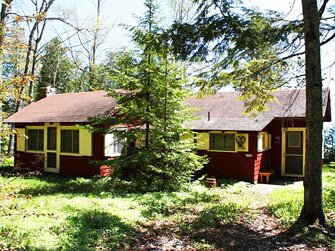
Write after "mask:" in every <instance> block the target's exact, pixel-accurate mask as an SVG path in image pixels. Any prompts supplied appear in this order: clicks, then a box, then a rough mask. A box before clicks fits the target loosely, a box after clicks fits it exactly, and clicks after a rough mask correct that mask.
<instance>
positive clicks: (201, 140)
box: [197, 132, 209, 150]
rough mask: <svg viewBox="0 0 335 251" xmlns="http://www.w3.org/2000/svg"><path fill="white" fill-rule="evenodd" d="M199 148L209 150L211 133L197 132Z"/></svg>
mask: <svg viewBox="0 0 335 251" xmlns="http://www.w3.org/2000/svg"><path fill="white" fill-rule="evenodd" d="M197 143H198V150H209V133H207V132H206V133H197Z"/></svg>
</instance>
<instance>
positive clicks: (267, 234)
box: [131, 195, 332, 251]
mask: <svg viewBox="0 0 335 251" xmlns="http://www.w3.org/2000/svg"><path fill="white" fill-rule="evenodd" d="M261 198H262V196H261V195H255V201H256V202H255V203H253V205H252V208H250V210H249V212H248V214H242V215H239V216H238V217H237V218H238V219H237V220H236V219H234V220H230V221H228V222H220V220H217V221H216V222H215V221H213V222H212V221H211V223H210V224H208V225H203V226H201V225H199V219H200V216H199V215H200V214H201V211H199V212H195V211H192V212H190V214H189V215H188V216H184V217H183V218H182V219H178V220H168V219H166V218H164V219H163V218H162V219H159V220H155V221H153V222H148V223H146V224H144V225H143V226H142V227H141V229H139V230H138V232H139V234H138V235H137V236H136V238H135V239H134V240H133V242H132V244H131V246H132V247H131V250H157V251H158V250H250V251H253V250H255V251H258V250H320V251H321V250H332V249H331V248H329V247H327V243H322V242H320V241H319V242H316V241H315V240H314V239H313V237H311V236H310V235H309V233H306V234H304V233H303V234H301V233H297V231H295V230H292V229H286V230H283V229H281V226H280V221H279V220H278V219H277V218H275V217H273V216H271V215H270V213H269V212H268V211H267V210H266V208H265V207H264V204H265V203H266V202H265V201H263V200H262V199H261ZM213 217H214V216H213Z"/></svg>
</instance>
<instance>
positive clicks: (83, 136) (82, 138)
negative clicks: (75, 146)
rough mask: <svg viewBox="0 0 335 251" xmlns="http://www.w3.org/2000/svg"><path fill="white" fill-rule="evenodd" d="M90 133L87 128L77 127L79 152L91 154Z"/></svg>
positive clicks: (85, 154) (86, 154) (84, 154)
mask: <svg viewBox="0 0 335 251" xmlns="http://www.w3.org/2000/svg"><path fill="white" fill-rule="evenodd" d="M92 150H93V147H92V133H91V132H90V131H89V130H88V129H84V128H80V129H79V154H80V155H81V156H92Z"/></svg>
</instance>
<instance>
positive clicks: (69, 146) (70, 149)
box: [61, 130, 79, 153]
mask: <svg viewBox="0 0 335 251" xmlns="http://www.w3.org/2000/svg"><path fill="white" fill-rule="evenodd" d="M61 152H65V153H79V130H61Z"/></svg>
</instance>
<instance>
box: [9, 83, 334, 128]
mask: <svg viewBox="0 0 335 251" xmlns="http://www.w3.org/2000/svg"><path fill="white" fill-rule="evenodd" d="M240 95H241V93H239V92H218V93H217V94H215V95H212V96H206V97H204V98H201V99H198V98H196V97H192V98H190V99H189V100H187V101H186V103H188V104H189V105H190V106H192V107H198V108H200V110H199V111H197V112H196V114H195V115H196V117H201V118H200V119H197V120H194V121H192V122H191V123H190V124H189V127H190V128H191V129H195V130H236V131H261V130H263V129H264V128H265V127H266V126H267V125H268V124H269V123H270V122H271V121H272V120H273V119H274V118H287V117H289V118H304V117H305V110H306V108H305V107H306V92H305V90H283V91H275V92H274V93H273V95H274V97H275V98H276V99H277V100H278V101H279V102H276V101H271V102H270V103H269V104H268V105H267V106H268V107H269V110H268V111H265V112H262V113H260V114H258V115H257V117H251V116H248V115H244V114H243V112H244V111H245V107H244V103H243V101H241V100H238V98H239V96H240ZM329 99H330V97H329V89H323V104H324V106H323V116H324V117H326V114H328V113H329V114H330V105H329ZM116 104H117V102H116V100H115V99H113V98H111V97H108V96H107V92H105V91H92V92H82V93H67V94H56V95H51V96H49V97H47V98H44V99H41V100H39V101H37V102H34V103H31V104H30V105H28V106H27V107H25V108H23V109H22V110H20V111H18V112H17V113H15V114H14V115H12V116H10V117H9V118H7V119H6V120H5V121H4V122H5V123H39V122H42V123H43V122H61V123H62V122H63V123H64V122H71V123H81V122H88V118H89V117H97V116H102V115H103V114H106V112H108V111H110V110H112V109H113V108H114V107H115V106H116ZM208 113H209V115H210V119H209V120H208ZM328 117H329V120H330V115H329V116H328Z"/></svg>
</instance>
